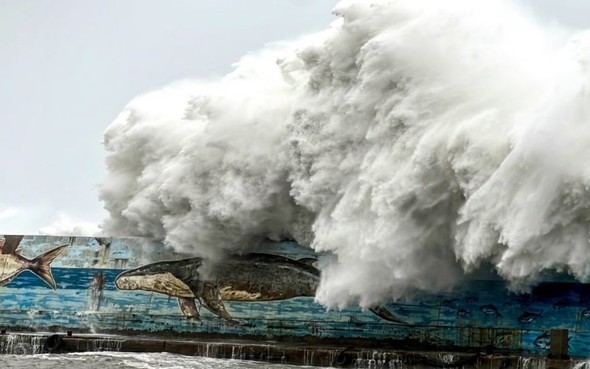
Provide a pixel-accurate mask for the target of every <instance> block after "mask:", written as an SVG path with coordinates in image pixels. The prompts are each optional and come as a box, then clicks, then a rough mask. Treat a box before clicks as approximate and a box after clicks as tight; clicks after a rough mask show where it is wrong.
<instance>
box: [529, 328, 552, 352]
mask: <svg viewBox="0 0 590 369" xmlns="http://www.w3.org/2000/svg"><path fill="white" fill-rule="evenodd" d="M533 344H534V345H535V347H537V348H540V349H542V350H549V348H550V347H551V335H550V334H549V332H544V333H543V334H541V335H540V336H538V337H537V338H535V340H534V341H533Z"/></svg>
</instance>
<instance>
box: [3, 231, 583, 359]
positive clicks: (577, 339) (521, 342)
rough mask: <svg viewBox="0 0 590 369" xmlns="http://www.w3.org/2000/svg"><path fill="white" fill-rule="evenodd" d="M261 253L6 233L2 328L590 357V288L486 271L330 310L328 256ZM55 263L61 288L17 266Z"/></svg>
mask: <svg viewBox="0 0 590 369" xmlns="http://www.w3.org/2000/svg"><path fill="white" fill-rule="evenodd" d="M62 246H63V247H62ZM56 250H57V251H56ZM262 250H263V252H260V253H258V254H249V255H242V256H240V257H233V258H229V259H228V260H227V261H225V262H224V263H222V264H218V265H214V266H210V267H209V266H207V265H206V261H203V260H200V259H198V258H192V257H190V256H188V255H181V254H177V253H175V252H172V251H171V250H168V249H166V248H165V247H163V245H161V244H159V243H157V242H154V241H152V240H147V239H139V238H137V239H136V238H128V239H120V238H88V237H52V236H24V237H22V236H5V243H4V246H3V248H2V254H0V267H1V268H0V272H1V274H0V285H1V287H0V327H1V328H2V329H6V330H8V331H9V332H15V331H38V330H41V331H55V332H66V331H73V332H74V333H75V334H78V333H99V334H100V333H103V334H104V333H108V334H118V335H138V334H140V335H150V336H158V337H169V338H170V337H173V338H175V339H178V338H183V339H194V338H195V337H199V338H201V339H208V340H215V339H217V340H236V339H237V340H273V341H276V342H284V343H290V344H292V343H305V344H308V345H331V346H337V347H354V348H363V347H370V348H383V349H396V350H415V349H417V350H437V351H438V350H441V351H442V350H451V351H455V352H457V351H460V352H464V353H466V354H470V353H481V352H484V353H490V354H491V353H494V354H510V355H527V356H537V357H545V356H547V355H548V354H549V350H550V347H551V340H552V339H551V334H550V331H551V330H552V329H557V328H560V329H567V330H568V333H569V337H568V340H569V342H568V343H567V345H566V348H567V350H568V351H569V354H570V355H572V356H577V357H584V356H586V355H587V353H588V352H590V285H587V284H580V283H575V282H572V281H568V280H565V279H563V278H561V277H556V278H555V279H552V280H548V281H546V282H544V283H541V284H540V285H539V286H537V287H536V288H535V289H534V290H533V291H532V293H531V294H528V295H514V294H510V293H508V292H507V290H506V286H505V285H504V283H503V281H501V280H499V279H497V278H494V277H493V276H491V277H490V276H484V277H482V278H477V279H475V278H474V279H471V280H468V281H465V283H464V284H462V285H461V286H458V288H457V289H456V290H454V291H451V292H448V293H444V294H438V295H427V296H418V297H416V298H415V299H413V300H408V301H403V302H396V303H390V304H385V305H382V306H374V307H372V308H371V309H368V310H362V309H359V308H354V307H351V308H347V309H344V310H341V311H334V310H332V311H326V309H325V308H324V307H322V306H320V305H318V304H316V303H315V302H314V298H313V294H314V291H315V287H317V283H318V281H319V273H320V272H319V269H318V268H321V262H322V260H321V257H318V256H317V255H314V254H313V252H311V251H310V250H308V249H305V248H302V247H299V246H298V245H296V244H294V243H290V242H283V243H269V244H268V245H265V246H264V247H263V248H262ZM52 253H53V254H52ZM44 255H45V256H44ZM49 256H51V257H53V259H52V260H50V261H49V262H48V268H49V269H48V270H50V271H51V274H52V277H51V278H52V280H53V281H54V287H55V289H53V288H52V287H53V284H52V282H51V280H49V281H48V278H49V277H47V275H45V278H42V277H43V273H40V274H41V277H40V276H39V275H36V274H35V273H33V272H35V270H33V272H30V271H24V270H20V269H19V268H21V269H22V267H23V265H25V264H26V265H27V266H30V265H32V264H31V263H32V262H31V263H29V264H27V263H24V262H21V261H22V260H30V261H34V260H37V261H40V260H43V257H46V258H47V257H49ZM33 264H34V263H33ZM205 266H207V267H208V269H207V268H205ZM33 269H34V268H33ZM205 270H208V272H207V273H205V272H204V271H205ZM21 271H22V273H21ZM36 272H37V273H38V274H39V271H36ZM45 274H46V273H45ZM44 279H45V280H44Z"/></svg>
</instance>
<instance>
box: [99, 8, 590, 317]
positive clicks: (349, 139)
mask: <svg viewBox="0 0 590 369" xmlns="http://www.w3.org/2000/svg"><path fill="white" fill-rule="evenodd" d="M334 13H335V14H336V16H337V17H338V19H337V21H335V22H334V24H332V26H331V27H330V28H329V29H328V30H327V31H325V32H322V33H319V34H314V35H310V36H308V37H305V38H303V39H301V40H298V41H296V42H293V43H290V44H283V45H282V46H275V47H269V48H268V49H267V50H263V51H261V52H258V53H252V54H250V55H247V56H245V57H243V58H242V59H241V60H240V61H239V63H237V65H236V67H235V70H234V71H233V72H232V73H231V74H229V75H227V76H226V77H225V78H223V79H222V80H220V81H218V82H216V83H194V82H185V83H177V84H174V85H172V86H169V87H167V88H164V89H162V90H159V91H155V92H152V93H149V94H147V95H145V96H142V97H139V98H137V99H135V100H134V101H132V102H131V103H130V104H129V105H128V106H127V107H126V108H125V110H124V111H123V112H122V113H121V114H120V115H119V117H118V118H117V119H116V120H115V121H114V122H113V123H112V125H111V126H110V127H109V128H108V130H107V132H106V134H105V146H106V149H107V150H108V157H107V176H106V179H105V180H104V182H103V184H102V185H101V189H100V196H101V199H102V200H103V201H104V204H105V207H106V209H107V210H108V211H109V213H110V219H108V220H107V221H106V222H105V224H104V228H105V231H106V232H108V233H111V234H118V235H142V236H152V237H157V238H160V239H163V240H165V242H166V243H167V244H168V245H171V246H172V247H174V248H176V249H178V250H180V251H185V252H189V253H192V254H196V255H201V256H206V257H212V258H215V257H221V256H223V254H224V253H227V252H246V251H251V250H252V249H255V247H256V245H258V244H259V242H260V241H261V240H263V239H265V238H270V239H284V238H291V239H295V240H296V241H298V242H299V243H301V244H303V245H309V246H310V247H312V248H313V249H315V250H317V251H318V252H322V251H327V252H330V253H332V254H333V255H334V257H333V258H332V259H330V260H331V261H330V262H329V263H328V264H327V265H325V266H324V267H323V270H322V281H321V285H320V288H319V289H318V291H317V300H318V301H319V302H321V303H323V304H325V305H326V306H344V305H347V304H359V305H361V306H371V305H374V304H375V303H378V302H380V301H383V300H391V299H396V298H400V297H403V296H405V295H406V294H408V293H411V292H413V291H420V290H422V291H436V290H441V289H446V288H449V287H451V286H453V284H455V283H457V282H458V281H460V279H461V278H462V276H463V275H464V274H465V273H469V272H470V271H473V270H475V269H477V268H478V267H480V266H482V265H491V266H493V267H494V268H495V269H496V270H497V273H498V274H500V275H501V276H502V277H504V278H505V279H506V280H508V281H509V282H510V285H511V287H512V288H514V289H517V290H518V289H524V288H526V287H527V286H530V285H531V283H534V281H535V279H537V278H538V277H539V276H540V275H541V274H542V273H543V271H545V270H559V271H564V272H568V273H571V274H573V275H574V276H575V277H577V278H579V279H580V280H588V279H589V277H590V243H589V237H590V189H589V185H590V163H589V160H590V126H589V124H590V89H589V87H590V86H589V82H590V71H589V67H590V37H589V36H588V35H586V34H584V33H580V34H569V33H567V32H565V31H558V30H555V29H553V30H548V29H547V28H546V27H541V26H539V25H538V24H537V23H535V22H534V21H533V20H532V19H531V18H530V17H528V16H527V15H526V14H525V13H524V12H523V11H522V9H520V8H518V7H517V6H516V5H515V4H514V3H512V2H507V1H497V0H494V1H486V2H479V1H478V2H473V1H469V0H464V1H462V0H452V1H445V2H440V1H437V0H431V1H428V0H420V1H417V0H399V1H394V0H392V1H385V0H383V1H372V2H366V1H361V0H359V1H344V2H341V3H339V4H338V5H337V6H336V8H335V10H334ZM195 62H198V61H195Z"/></svg>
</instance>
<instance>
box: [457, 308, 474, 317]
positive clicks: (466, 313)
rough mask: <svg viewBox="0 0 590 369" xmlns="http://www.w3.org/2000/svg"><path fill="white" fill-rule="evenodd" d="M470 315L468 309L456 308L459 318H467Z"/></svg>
mask: <svg viewBox="0 0 590 369" xmlns="http://www.w3.org/2000/svg"><path fill="white" fill-rule="evenodd" d="M470 315H471V313H469V311H467V310H465V309H463V308H461V309H459V310H457V316H458V317H459V318H468V317H469V316H470Z"/></svg>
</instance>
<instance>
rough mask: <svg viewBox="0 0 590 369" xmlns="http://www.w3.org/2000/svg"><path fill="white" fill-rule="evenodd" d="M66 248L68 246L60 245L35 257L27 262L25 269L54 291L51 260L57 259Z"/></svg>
mask: <svg viewBox="0 0 590 369" xmlns="http://www.w3.org/2000/svg"><path fill="white" fill-rule="evenodd" d="M67 246H68V245H62V246H59V247H56V248H54V249H53V250H49V251H47V252H46V253H44V254H42V255H39V256H37V257H36V258H34V259H33V260H31V261H30V262H29V264H28V268H27V269H29V270H30V271H31V272H33V273H35V274H36V275H37V276H38V277H39V278H41V279H42V280H43V281H45V283H47V284H48V285H49V286H50V287H51V288H53V289H55V288H56V285H55V279H53V275H52V274H51V262H53V260H54V259H55V258H56V257H58V256H59V254H61V253H62V252H63V251H64V249H65V248H66V247H67Z"/></svg>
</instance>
